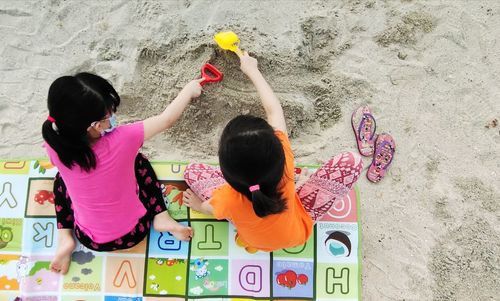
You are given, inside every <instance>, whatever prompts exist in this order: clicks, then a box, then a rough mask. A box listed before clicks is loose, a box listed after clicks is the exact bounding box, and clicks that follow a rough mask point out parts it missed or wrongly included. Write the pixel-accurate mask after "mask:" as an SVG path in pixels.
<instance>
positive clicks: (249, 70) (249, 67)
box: [237, 51, 259, 76]
mask: <svg viewBox="0 0 500 301" xmlns="http://www.w3.org/2000/svg"><path fill="white" fill-rule="evenodd" d="M237 54H238V56H239V57H240V69H241V71H243V73H245V74H246V75H247V76H250V75H251V74H253V73H255V72H259V68H258V67H257V59H255V58H253V57H251V56H249V55H248V52H246V51H245V52H243V53H241V52H237Z"/></svg>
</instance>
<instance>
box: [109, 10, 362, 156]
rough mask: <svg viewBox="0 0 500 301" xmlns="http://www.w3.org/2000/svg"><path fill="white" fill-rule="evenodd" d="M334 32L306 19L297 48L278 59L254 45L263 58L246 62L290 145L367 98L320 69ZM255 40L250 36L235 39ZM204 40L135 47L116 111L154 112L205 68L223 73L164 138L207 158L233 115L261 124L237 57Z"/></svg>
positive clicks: (330, 25)
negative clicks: (283, 121) (262, 83)
mask: <svg viewBox="0 0 500 301" xmlns="http://www.w3.org/2000/svg"><path fill="white" fill-rule="evenodd" d="M334 28H335V23H334V22H333V20H332V19H331V18H309V19H307V20H305V21H304V22H303V23H302V26H301V29H302V31H303V35H302V37H303V40H302V43H301V45H300V46H298V47H296V48H295V49H293V51H287V52H281V51H279V50H276V49H273V48H272V47H270V48H268V49H265V47H264V46H262V45H261V46H260V47H256V48H257V49H259V48H260V49H261V50H263V51H262V52H256V53H254V54H253V55H255V56H256V57H257V59H258V61H259V68H260V70H261V71H262V73H263V74H264V76H265V77H266V78H267V79H268V80H269V82H270V83H271V85H272V86H273V88H274V90H275V92H276V93H277V94H278V97H279V98H280V100H281V101H282V104H283V107H284V110H285V116H286V118H287V123H288V127H289V132H290V133H291V136H292V137H296V136H299V135H300V134H301V133H306V132H307V130H308V129H317V128H325V127H331V126H332V125H333V124H335V122H336V121H338V120H339V118H340V117H341V110H340V105H341V104H342V103H344V102H346V101H347V102H348V101H353V100H354V99H358V98H363V97H365V96H366V95H367V94H368V93H369V85H368V84H367V83H366V82H364V81H362V80H359V79H353V78H349V77H347V76H345V75H343V74H340V73H334V72H333V71H331V69H330V68H328V67H329V64H328V62H329V61H330V60H329V58H330V57H332V56H334V55H335V51H332V49H336V48H335V47H333V46H332V44H334V43H335V30H334ZM255 34H256V33H255V30H253V33H248V32H245V31H243V33H242V34H241V35H242V36H245V35H249V36H251V35H255ZM257 34H260V35H265V34H264V33H257ZM211 36H213V34H211V33H206V32H204V33H200V34H199V35H185V36H182V37H176V38H175V39H173V40H171V41H170V42H168V43H166V44H162V45H154V44H149V45H145V46H144V47H142V49H141V51H140V52H139V56H138V58H137V61H138V64H137V69H136V71H135V78H134V81H133V82H128V83H126V84H125V86H124V89H123V92H122V93H121V95H122V98H123V105H122V107H121V109H120V111H121V113H125V114H126V115H127V116H129V118H131V119H143V118H146V117H149V116H151V115H153V114H155V113H157V112H160V111H162V110H163V108H164V107H165V105H166V104H167V101H169V100H171V99H173V98H174V97H175V96H176V94H177V92H178V90H179V89H181V88H182V86H183V84H185V83H186V82H188V81H189V80H190V79H192V78H195V77H197V76H199V73H198V71H196V70H199V69H200V67H201V66H202V65H203V64H204V63H205V62H209V63H211V64H213V65H214V66H216V67H217V68H218V69H219V70H220V71H222V72H223V73H224V81H223V82H222V83H220V84H212V85H207V86H205V87H206V88H205V92H204V93H203V95H202V96H201V97H200V98H199V99H197V100H195V101H193V102H192V104H191V105H190V107H189V108H188V109H187V111H186V113H185V114H183V117H182V118H181V120H180V121H179V122H178V123H177V124H176V125H175V126H174V127H173V128H172V130H170V131H168V132H167V133H166V134H165V135H166V137H165V138H166V139H167V140H168V141H169V142H170V143H171V144H172V146H173V147H175V148H181V149H183V150H186V151H189V152H190V153H207V151H209V152H210V153H211V154H212V155H213V154H215V153H216V147H217V137H218V136H219V135H218V134H219V133H220V131H221V130H222V128H223V127H224V125H225V124H226V123H227V122H228V121H229V120H230V119H231V118H233V117H235V116H237V115H239V114H253V115H257V116H264V111H263V109H262V106H261V104H260V100H259V99H258V96H257V93H256V91H255V89H254V87H253V85H252V84H251V82H250V81H249V80H248V79H247V78H246V76H245V75H244V74H243V73H242V72H241V71H240V69H239V60H238V57H237V56H236V55H235V54H233V53H231V52H227V51H223V50H219V49H218V48H217V46H216V45H215V44H214V43H213V42H212V41H211V40H208V39H209V38H210V37H211ZM115 44H116V43H115ZM106 53H110V54H109V55H113V54H114V52H106ZM186 70H191V71H190V72H186ZM172 87H175V88H177V89H172ZM214 133H216V135H215V136H214Z"/></svg>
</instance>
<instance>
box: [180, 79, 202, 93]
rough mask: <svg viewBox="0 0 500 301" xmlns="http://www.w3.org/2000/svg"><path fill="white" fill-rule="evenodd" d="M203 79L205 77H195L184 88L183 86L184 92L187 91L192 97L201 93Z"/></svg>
mask: <svg viewBox="0 0 500 301" xmlns="http://www.w3.org/2000/svg"><path fill="white" fill-rule="evenodd" d="M202 81H203V78H200V79H194V80H192V81H190V82H189V83H187V84H186V85H185V86H184V88H182V91H181V92H182V93H186V95H188V96H189V97H190V98H196V97H199V96H200V95H201V91H202V90H201V84H200V83H201V82H202Z"/></svg>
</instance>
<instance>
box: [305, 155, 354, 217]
mask: <svg viewBox="0 0 500 301" xmlns="http://www.w3.org/2000/svg"><path fill="white" fill-rule="evenodd" d="M362 169H363V161H362V160H361V156H359V155H358V154H355V153H353V152H345V153H342V154H340V155H337V156H335V157H333V158H332V159H330V160H329V161H328V162H326V163H325V164H324V165H323V166H321V167H320V168H319V169H318V170H317V171H316V172H315V173H314V174H313V175H311V177H310V178H309V179H308V180H307V181H306V182H305V183H304V185H302V186H301V187H298V188H297V193H298V194H299V197H300V200H301V202H302V205H304V208H305V209H306V211H307V212H308V213H309V215H310V216H311V218H312V219H313V220H314V221H315V222H316V221H318V220H320V219H321V218H322V217H323V215H325V213H327V212H328V210H330V208H331V207H332V205H333V204H334V203H335V202H336V201H338V200H341V199H342V198H344V197H345V196H346V195H347V193H348V192H349V191H350V190H351V188H352V186H353V185H354V183H356V181H357V180H358V178H359V175H360V172H361V170H362Z"/></svg>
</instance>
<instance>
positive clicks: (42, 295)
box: [0, 160, 361, 301]
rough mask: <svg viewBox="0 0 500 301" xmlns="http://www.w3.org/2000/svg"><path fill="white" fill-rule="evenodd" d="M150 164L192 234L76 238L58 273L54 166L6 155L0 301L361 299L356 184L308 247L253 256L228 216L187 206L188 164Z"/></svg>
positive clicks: (0, 164)
mask: <svg viewBox="0 0 500 301" xmlns="http://www.w3.org/2000/svg"><path fill="white" fill-rule="evenodd" d="M153 167H154V169H155V171H156V173H157V175H158V178H159V179H160V181H161V182H162V184H163V188H164V195H165V199H166V200H167V202H168V208H169V212H170V214H171V216H172V217H174V218H175V219H177V220H178V221H180V222H182V223H184V224H189V225H191V227H193V228H194V229H195V236H194V238H193V239H192V241H191V242H181V241H177V240H175V239H174V238H173V236H171V235H170V234H169V233H168V232H165V233H158V232H156V231H154V230H151V232H150V233H149V236H148V238H147V239H145V240H144V241H143V242H142V243H141V244H139V245H137V246H135V247H134V248H132V249H129V250H124V251H115V252H103V253H99V252H93V251H91V250H88V249H86V248H85V247H83V246H82V245H77V248H76V250H75V252H74V253H73V255H72V262H71V267H70V270H69V272H68V274H67V275H64V276H62V275H57V274H54V273H52V272H50V271H49V269H48V267H49V264H50V260H51V258H52V256H53V254H54V252H55V248H56V244H57V227H56V223H55V211H54V205H53V201H54V200H53V194H52V183H53V177H54V176H55V174H56V172H57V171H56V168H54V167H52V166H51V165H50V163H49V162H47V161H43V160H33V161H15V162H13V161H0V301H6V300H23V301H35V300H40V301H41V300H44V301H56V300H57V301H84V300H85V301H98V300H99V301H141V300H144V301H163V300H197V299H203V300H360V298H361V296H360V292H361V289H360V287H361V283H360V279H361V275H360V270H361V269H360V265H361V254H360V252H359V251H360V231H359V230H360V225H359V211H358V208H359V204H358V203H359V193H358V192H357V190H356V189H354V190H352V191H351V192H350V193H349V195H348V196H346V197H345V198H344V199H343V200H342V202H338V203H337V204H336V205H335V206H334V208H332V209H331V210H330V211H329V212H328V214H327V215H325V217H324V218H323V219H322V220H321V221H319V222H318V223H317V224H316V226H315V229H314V235H312V236H311V238H310V239H309V241H307V242H306V243H305V244H304V245H302V246H297V247H294V248H290V249H283V250H279V251H276V252H272V253H266V252H257V253H254V254H251V253H248V252H247V251H246V250H245V249H244V248H241V247H240V246H238V245H237V244H236V243H235V234H236V232H235V229H234V227H233V226H232V225H231V224H230V223H228V222H226V221H217V220H215V219H213V218H211V217H210V216H205V215H201V214H199V213H197V212H194V211H190V210H189V209H188V208H187V207H185V206H184V205H183V204H182V191H183V190H185V189H186V188H187V186H186V184H185V182H184V181H183V178H182V174H183V172H184V169H185V164H182V163H169V162H153ZM276 235H280V234H279V233H276Z"/></svg>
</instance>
